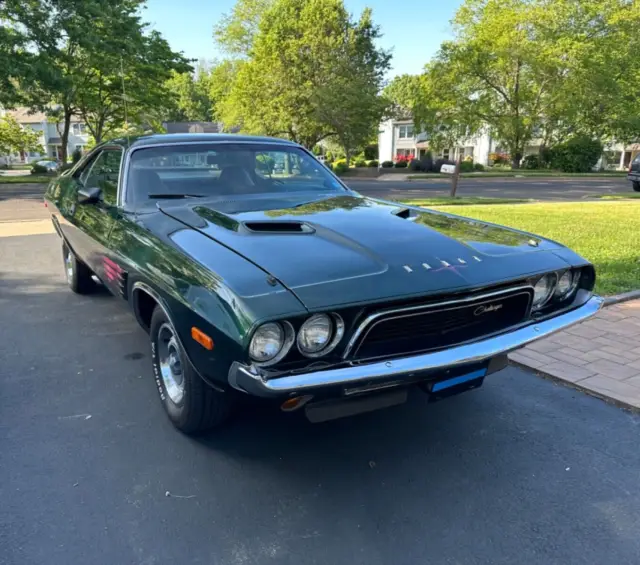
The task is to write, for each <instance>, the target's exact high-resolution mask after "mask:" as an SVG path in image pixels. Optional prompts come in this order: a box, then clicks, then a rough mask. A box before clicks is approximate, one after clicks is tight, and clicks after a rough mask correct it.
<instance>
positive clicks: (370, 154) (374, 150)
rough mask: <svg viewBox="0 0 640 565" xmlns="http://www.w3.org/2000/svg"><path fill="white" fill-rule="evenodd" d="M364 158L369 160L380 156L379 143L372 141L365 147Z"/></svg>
mask: <svg viewBox="0 0 640 565" xmlns="http://www.w3.org/2000/svg"><path fill="white" fill-rule="evenodd" d="M364 158H365V159H366V160H367V161H371V160H372V159H377V158H378V144H377V143H370V144H369V145H367V146H366V147H365V148H364Z"/></svg>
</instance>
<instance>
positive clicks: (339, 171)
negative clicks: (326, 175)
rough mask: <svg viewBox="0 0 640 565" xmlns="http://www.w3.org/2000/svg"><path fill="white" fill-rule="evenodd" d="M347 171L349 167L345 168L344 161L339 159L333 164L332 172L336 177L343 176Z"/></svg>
mask: <svg viewBox="0 0 640 565" xmlns="http://www.w3.org/2000/svg"><path fill="white" fill-rule="evenodd" d="M348 170H349V167H347V163H346V162H345V161H343V160H342V159H339V160H338V161H336V162H335V163H334V164H333V172H334V173H335V174H336V175H343V174H344V173H346V172H347V171H348Z"/></svg>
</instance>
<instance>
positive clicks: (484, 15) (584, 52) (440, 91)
mask: <svg viewBox="0 0 640 565" xmlns="http://www.w3.org/2000/svg"><path fill="white" fill-rule="evenodd" d="M453 25H454V32H455V38H454V40H453V41H447V42H444V43H443V44H442V46H441V48H440V50H439V52H438V54H437V55H436V57H435V58H434V60H433V61H432V62H431V63H430V64H429V65H428V66H427V69H426V71H425V74H424V76H423V77H421V79H422V81H423V89H422V91H423V92H422V95H421V97H420V101H419V104H418V105H417V107H418V112H417V113H418V114H419V115H420V117H419V118H418V121H419V122H420V123H421V125H422V126H424V128H425V129H427V130H429V129H431V130H433V131H434V133H435V135H442V134H443V133H444V134H445V137H449V138H453V137H456V136H460V137H466V136H468V135H470V134H472V133H474V132H478V131H480V130H481V129H482V128H488V129H489V130H490V132H491V134H492V135H493V137H494V138H495V139H497V140H498V141H499V142H500V143H501V144H503V145H505V146H506V147H507V148H508V151H509V153H510V154H511V157H512V161H513V166H514V167H518V166H519V164H520V160H521V158H522V155H523V153H524V149H525V147H526V145H527V144H528V143H529V142H530V141H531V140H532V139H533V138H542V139H543V140H545V141H547V142H550V143H557V142H558V141H561V140H562V139H565V138H566V137H567V136H570V135H575V134H579V133H583V134H594V133H598V134H599V135H602V134H603V133H605V134H606V133H610V134H611V135H618V136H619V135H620V134H621V133H622V132H623V131H624V130H625V128H626V129H627V131H628V130H633V129H634V128H635V127H637V126H638V125H640V120H632V119H629V118H628V116H633V115H635V116H637V115H638V110H640V108H639V107H638V104H639V103H640V97H639V96H638V94H637V93H638V89H637V87H635V88H634V87H633V86H632V84H637V82H636V81H637V79H638V78H640V76H639V71H637V70H636V66H637V65H636V64H635V62H634V60H633V59H634V57H636V56H637V55H636V54H637V52H638V47H640V44H639V42H640V39H639V37H638V34H637V29H638V26H639V25H640V4H638V2H637V1H636V0H466V1H465V2H464V4H463V5H462V7H461V8H460V9H459V11H458V12H457V14H456V16H455V18H454V20H453ZM634 30H635V31H634ZM630 69H631V70H630ZM629 79H631V82H628V81H629ZM635 131H636V132H637V133H640V132H638V130H635ZM626 135H627V136H628V135H629V134H628V133H627V134H626ZM460 137H459V138H460Z"/></svg>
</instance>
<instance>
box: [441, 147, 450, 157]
mask: <svg viewBox="0 0 640 565" xmlns="http://www.w3.org/2000/svg"><path fill="white" fill-rule="evenodd" d="M442 157H443V159H448V158H449V150H448V149H444V150H443V151H442Z"/></svg>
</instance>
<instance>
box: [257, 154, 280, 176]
mask: <svg viewBox="0 0 640 565" xmlns="http://www.w3.org/2000/svg"><path fill="white" fill-rule="evenodd" d="M275 165H276V160H275V159H274V158H273V157H271V156H269V155H258V156H257V157H256V166H257V168H258V169H259V170H260V171H261V172H263V173H265V174H268V175H270V174H271V173H272V172H273V168H274V167H275Z"/></svg>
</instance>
